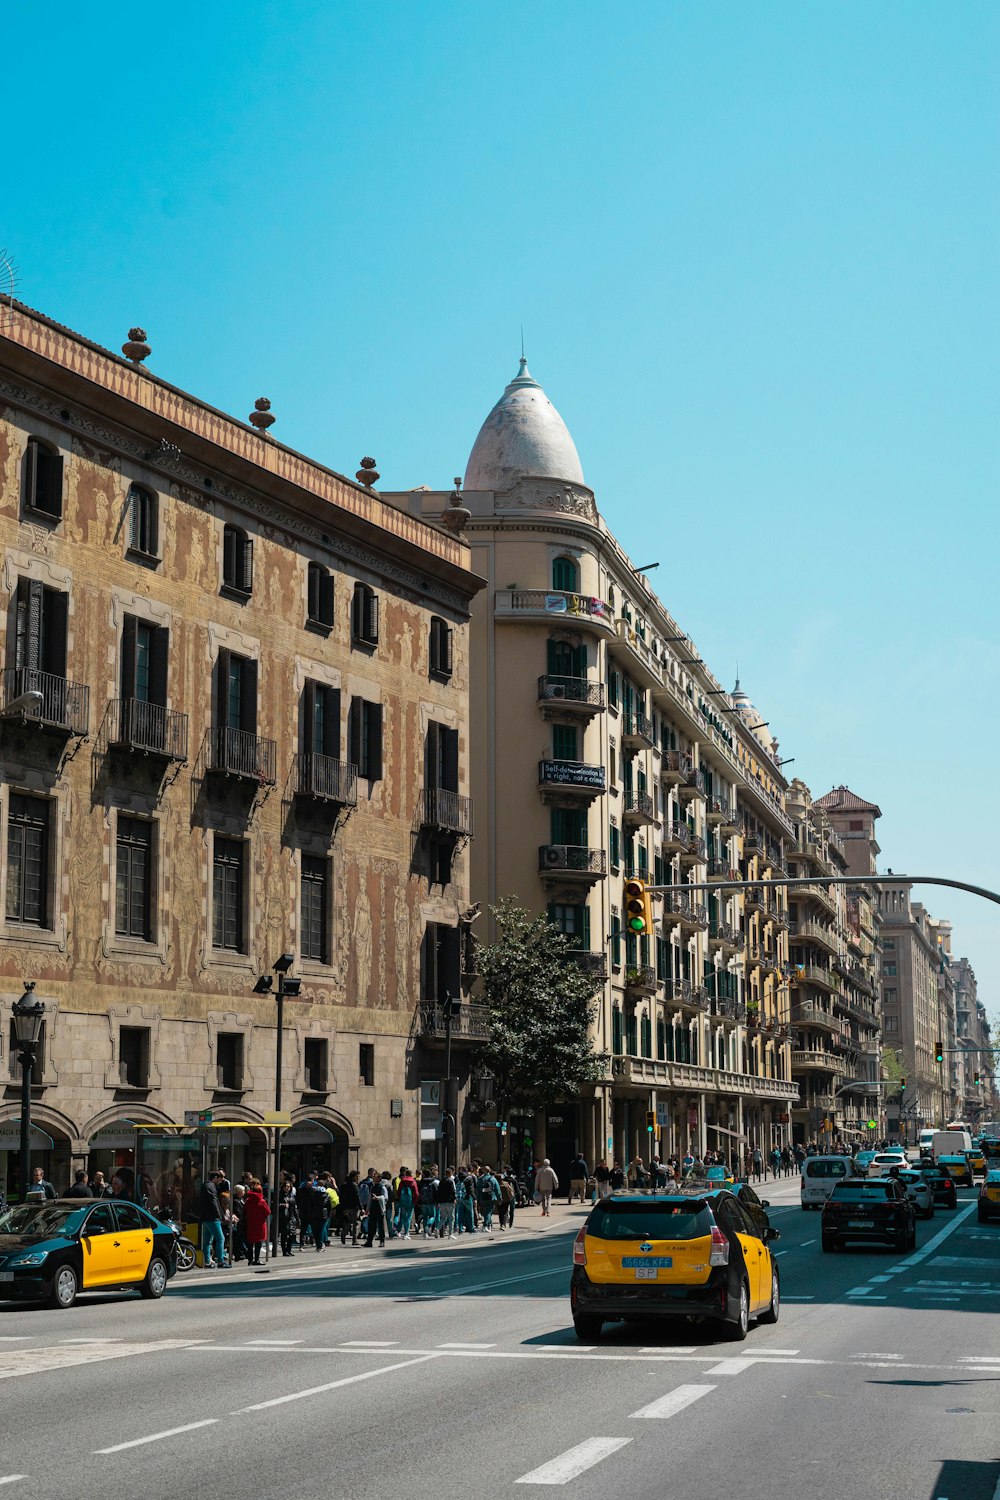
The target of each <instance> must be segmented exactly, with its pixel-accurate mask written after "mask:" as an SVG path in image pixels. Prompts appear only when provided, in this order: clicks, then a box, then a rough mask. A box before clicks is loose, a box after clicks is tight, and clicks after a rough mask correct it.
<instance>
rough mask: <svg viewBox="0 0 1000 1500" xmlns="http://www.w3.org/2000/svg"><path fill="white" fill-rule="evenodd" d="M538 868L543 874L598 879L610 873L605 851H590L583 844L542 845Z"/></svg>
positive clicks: (539, 851) (539, 852)
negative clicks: (553, 873)
mask: <svg viewBox="0 0 1000 1500" xmlns="http://www.w3.org/2000/svg"><path fill="white" fill-rule="evenodd" d="M538 868H539V870H541V871H543V872H544V871H546V870H553V871H555V872H556V873H557V874H559V873H566V874H576V875H593V876H595V877H597V876H600V875H606V874H607V873H608V856H607V854H606V852H605V851H604V850H603V849H588V848H586V847H584V846H583V845H582V844H542V845H541V847H540V848H539V850H538Z"/></svg>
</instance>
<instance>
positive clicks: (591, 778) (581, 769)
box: [538, 760, 607, 804]
mask: <svg viewBox="0 0 1000 1500" xmlns="http://www.w3.org/2000/svg"><path fill="white" fill-rule="evenodd" d="M538 790H539V791H540V792H541V793H542V797H543V799H544V800H545V801H547V802H548V801H573V802H585V803H588V804H589V803H591V802H593V801H594V800H595V799H596V798H597V797H599V796H600V795H601V793H602V792H605V791H607V775H606V773H605V770H604V767H603V766H591V765H586V764H585V763H584V762H583V761H580V760H542V761H539V763H538Z"/></svg>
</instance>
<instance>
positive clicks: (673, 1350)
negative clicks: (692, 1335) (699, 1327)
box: [639, 1344, 698, 1354]
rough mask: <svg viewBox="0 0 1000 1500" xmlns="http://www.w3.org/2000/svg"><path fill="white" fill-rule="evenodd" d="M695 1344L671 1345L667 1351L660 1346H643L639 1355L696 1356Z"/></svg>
mask: <svg viewBox="0 0 1000 1500" xmlns="http://www.w3.org/2000/svg"><path fill="white" fill-rule="evenodd" d="M697 1352H698V1350H697V1345H696V1344H671V1345H670V1347H669V1349H664V1347H663V1345H662V1344H644V1345H643V1347H642V1348H641V1349H640V1350H639V1353H640V1354H696V1353H697Z"/></svg>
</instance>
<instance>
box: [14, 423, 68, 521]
mask: <svg viewBox="0 0 1000 1500" xmlns="http://www.w3.org/2000/svg"><path fill="white" fill-rule="evenodd" d="M62 488H63V461H62V454H61V453H59V452H57V451H56V449H55V448H53V447H52V446H51V444H49V443H45V442H43V441H42V439H41V438H35V437H33V438H29V439H28V446H27V448H26V450H25V454H24V486H23V489H22V491H21V498H22V503H23V505H24V508H25V510H33V511H37V512H38V513H39V514H40V515H43V516H46V517H47V518H48V519H49V520H50V521H58V520H60V519H61V517H62Z"/></svg>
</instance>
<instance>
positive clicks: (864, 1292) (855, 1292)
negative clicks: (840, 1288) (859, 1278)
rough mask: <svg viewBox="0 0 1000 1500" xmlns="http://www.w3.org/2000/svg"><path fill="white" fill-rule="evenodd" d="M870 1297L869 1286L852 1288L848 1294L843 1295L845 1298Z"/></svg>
mask: <svg viewBox="0 0 1000 1500" xmlns="http://www.w3.org/2000/svg"><path fill="white" fill-rule="evenodd" d="M870 1295H871V1287H870V1286H852V1287H851V1290H850V1291H849V1292H845V1293H844V1296H845V1297H868V1296H870Z"/></svg>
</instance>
